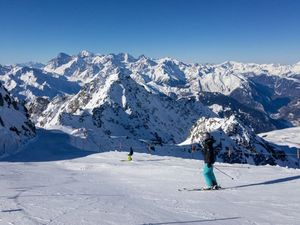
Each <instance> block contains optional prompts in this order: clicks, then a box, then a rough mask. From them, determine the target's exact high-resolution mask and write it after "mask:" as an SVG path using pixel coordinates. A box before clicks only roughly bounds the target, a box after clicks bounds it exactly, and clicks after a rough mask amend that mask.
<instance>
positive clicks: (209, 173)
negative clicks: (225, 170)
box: [203, 163, 217, 187]
mask: <svg viewBox="0 0 300 225" xmlns="http://www.w3.org/2000/svg"><path fill="white" fill-rule="evenodd" d="M203 175H204V180H205V183H206V186H207V187H212V186H213V185H217V180H216V177H215V174H214V167H213V166H211V167H208V166H207V163H204V167H203Z"/></svg>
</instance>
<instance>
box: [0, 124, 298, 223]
mask: <svg viewBox="0 0 300 225" xmlns="http://www.w3.org/2000/svg"><path fill="white" fill-rule="evenodd" d="M53 140H55V141H53ZM68 140H69V136H68V135H67V134H64V133H61V132H58V131H49V130H48V131H46V130H39V131H38V133H37V137H36V138H35V139H34V140H32V141H31V142H30V143H29V144H28V145H27V147H26V149H25V150H24V151H22V152H20V153H19V154H17V155H15V156H11V157H10V158H6V159H4V160H2V161H1V162H0V177H1V179H0V192H1V196H0V198H1V201H0V215H1V216H0V225H8V224H9V225H39V224H44V225H96V224H97V225H127V224H128V225H150V224H151V225H168V224H180V225H181V224H187V225H194V224H195V225H196V224H201V225H204V224H208V225H209V224H222V225H241V224H243V225H256V224H262V225H267V224H272V225H274V224H276V225H277V224H282V225H283V224H284V225H288V224H290V225H297V224H299V223H300V217H299V209H300V201H299V200H300V199H299V196H300V189H299V187H300V170H299V169H291V168H285V167H279V166H268V165H266V166H251V165H246V164H225V163H216V164H215V166H216V167H217V168H218V169H220V170H222V171H224V172H226V173H227V174H228V175H230V176H232V177H234V180H231V179H230V178H228V177H226V176H225V175H223V174H222V173H220V172H219V171H218V170H215V173H216V176H217V179H218V181H219V183H220V184H221V186H222V187H224V188H225V189H224V190H217V191H203V192H201V191H181V192H180V191H178V189H183V188H187V189H197V188H201V187H202V186H203V185H204V181H203V176H202V174H201V168H202V165H203V161H201V160H195V159H192V158H188V157H186V158H180V157H172V156H162V155H160V154H159V152H156V153H155V154H157V155H151V154H146V153H135V154H134V155H133V161H130V162H129V161H124V160H126V159H127V153H128V152H120V151H114V150H113V151H110V152H104V153H95V152H94V153H90V152H87V151H80V150H79V149H76V148H75V147H72V146H71V145H69V144H68V143H69V142H68ZM195 154H200V153H195ZM122 160H123V161H122Z"/></svg>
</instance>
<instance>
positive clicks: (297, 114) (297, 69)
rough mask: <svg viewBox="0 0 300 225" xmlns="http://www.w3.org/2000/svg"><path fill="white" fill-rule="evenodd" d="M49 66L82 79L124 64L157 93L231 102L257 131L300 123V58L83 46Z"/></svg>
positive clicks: (212, 102)
mask: <svg viewBox="0 0 300 225" xmlns="http://www.w3.org/2000/svg"><path fill="white" fill-rule="evenodd" d="M44 69H45V70H46V71H48V72H51V73H56V74H60V75H64V76H67V77H68V78H69V79H70V80H75V81H80V82H81V83H87V82H90V81H91V80H93V79H94V78H95V77H97V76H105V75H106V74H110V73H112V71H114V70H115V69H122V70H124V71H127V72H128V73H130V74H132V75H131V77H132V78H133V79H134V80H135V81H137V82H139V83H141V84H142V85H144V86H147V87H148V88H149V89H151V90H152V91H153V92H155V93H163V94H165V95H168V96H170V97H173V98H176V99H181V98H186V97H189V98H191V97H194V98H196V99H197V100H201V101H202V102H203V103H204V104H206V105H208V106H212V105H215V106H216V105H219V106H218V107H219V108H220V107H223V108H224V109H226V108H229V109H230V110H227V112H226V116H230V115H232V114H235V115H238V116H239V117H240V119H241V120H242V121H244V122H245V123H246V124H247V125H249V126H251V127H252V128H253V129H254V130H255V131H256V132H262V131H269V130H274V129H278V128H285V127H290V126H292V125H299V121H300V119H299V118H300V111H299V107H298V106H299V97H300V63H297V64H294V65H286V66H283V65H274V64H262V65H260V64H253V63H248V64H244V63H238V62H225V63H222V64H204V65H199V64H186V63H183V62H180V61H178V60H175V59H172V58H161V59H151V58H148V57H146V56H140V57H138V58H134V57H133V56H131V55H129V54H124V53H122V54H117V55H115V54H109V55H97V54H93V53H90V52H87V51H82V52H80V53H79V54H78V55H74V56H69V55H66V54H59V56H58V57H57V58H55V59H53V60H51V61H50V62H49V63H48V64H47V65H46V67H45V68H44ZM225 111H226V110H225ZM220 113H223V111H222V112H220ZM228 114H230V115H228ZM220 116H222V115H220ZM261 124H264V125H263V126H261Z"/></svg>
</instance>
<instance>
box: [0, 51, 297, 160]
mask: <svg viewBox="0 0 300 225" xmlns="http://www.w3.org/2000/svg"><path fill="white" fill-rule="evenodd" d="M299 74H300V63H297V64H295V65H289V66H281V65H273V64H270V65H259V64H243V63H237V62H225V63H222V64H215V65H213V64H204V65H199V64H187V63H183V62H180V61H178V60H175V59H172V58H161V59H151V58H148V57H146V56H140V57H138V58H134V57H133V56H131V55H129V54H124V53H121V54H108V55H99V54H93V53H90V52H87V51H82V52H80V53H79V54H77V55H73V56H70V55H67V54H65V53H60V54H59V55H58V56H57V57H56V58H54V59H52V60H50V61H49V63H47V64H46V65H45V67H44V68H43V69H37V68H33V67H31V68H29V67H19V66H2V67H0V78H1V80H2V82H3V83H4V85H5V86H6V87H7V88H8V89H9V90H10V91H11V92H12V94H13V95H14V96H17V97H21V98H23V99H25V100H27V101H29V103H27V105H28V106H29V110H30V113H31V114H33V115H34V117H33V119H34V121H35V122H37V125H38V126H41V127H44V128H47V129H52V128H58V129H61V130H64V131H65V132H68V133H69V134H70V135H71V137H72V138H71V141H72V142H73V144H74V145H76V146H77V147H79V148H82V149H87V150H105V149H111V148H112V147H115V146H116V144H119V143H120V142H122V143H123V145H125V146H126V148H129V147H130V146H138V147H141V148H142V147H145V146H144V145H143V144H142V143H144V142H143V141H141V140H144V141H145V140H147V142H149V141H152V142H156V143H163V144H172V145H174V144H178V143H182V142H183V143H191V142H189V140H190V139H191V138H192V137H194V136H195V135H196V136H197V135H198V136H199V133H200V134H201V133H202V131H203V129H202V128H201V127H202V126H203V124H206V123H208V125H209V124H218V126H214V125H212V126H211V127H209V126H208V125H207V127H206V128H207V130H209V131H214V132H215V131H216V132H219V131H220V132H221V133H222V135H221V136H219V139H220V140H221V139H225V140H226V143H227V144H228V146H225V147H228V148H232V149H233V150H234V151H236V155H238V156H239V157H240V158H238V159H234V160H233V159H232V158H231V159H227V158H226V157H225V155H224V157H223V156H221V155H220V157H221V159H222V160H224V161H234V162H249V163H256V164H265V163H271V164H274V163H278V160H280V161H282V162H283V163H282V164H283V165H284V164H288V162H287V160H288V159H287V157H285V155H283V154H282V153H281V152H280V157H279V156H278V157H277V155H276V152H273V151H278V148H277V147H276V146H275V147H274V146H273V147H272V146H270V145H268V144H267V143H266V142H264V141H263V140H261V139H260V138H258V137H257V136H256V135H255V133H254V132H262V131H269V130H274V129H277V128H282V127H289V126H292V125H293V124H294V125H297V124H298V123H299V121H300V112H299V107H298V105H299V97H300V92H299V90H300V85H299V82H300V75H299ZM80 87H81V88H80ZM79 89H80V90H79ZM197 121H198V122H197ZM199 121H202V122H199ZM207 121H210V122H207ZM237 121H238V122H237ZM215 127H218V128H215ZM229 127H231V128H232V129H229ZM226 129H227V130H226ZM199 130H200V131H199ZM217 136H218V135H217ZM217 136H216V137H217ZM116 137H118V138H121V137H126V138H125V139H124V140H122V141H120V140H118V141H116V140H115V139H114V138H116ZM195 140H196V141H198V140H197V139H195ZM220 140H219V141H220ZM240 143H243V145H242V146H241V145H240ZM225 147H224V148H222V149H223V150H224V149H225V150H226V148H225ZM253 149H254V150H253ZM225 150H224V151H225ZM241 151H242V152H243V153H242V154H240V152H241ZM249 151H252V153H253V152H254V153H255V152H256V151H257V152H261V153H264V154H269V153H270V154H271V157H262V158H260V159H259V160H257V159H256V158H257V157H254V156H253V155H254V154H253V155H250V154H248V155H249V156H248V155H247V154H246V152H249ZM220 154H221V153H220ZM222 154H223V153H222ZM224 154H225V153H224ZM274 154H275V155H274ZM233 155H234V154H233ZM281 156H282V157H281Z"/></svg>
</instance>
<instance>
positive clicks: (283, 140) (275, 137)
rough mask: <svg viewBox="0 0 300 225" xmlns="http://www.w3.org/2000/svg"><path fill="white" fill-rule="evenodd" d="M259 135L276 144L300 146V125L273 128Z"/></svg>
mask: <svg viewBox="0 0 300 225" xmlns="http://www.w3.org/2000/svg"><path fill="white" fill-rule="evenodd" d="M259 136H261V137H263V138H264V139H266V140H267V141H269V142H273V143H275V144H278V145H287V146H289V147H296V148H300V127H292V128H287V129H282V130H274V131H271V132H267V133H261V134H259Z"/></svg>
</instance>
